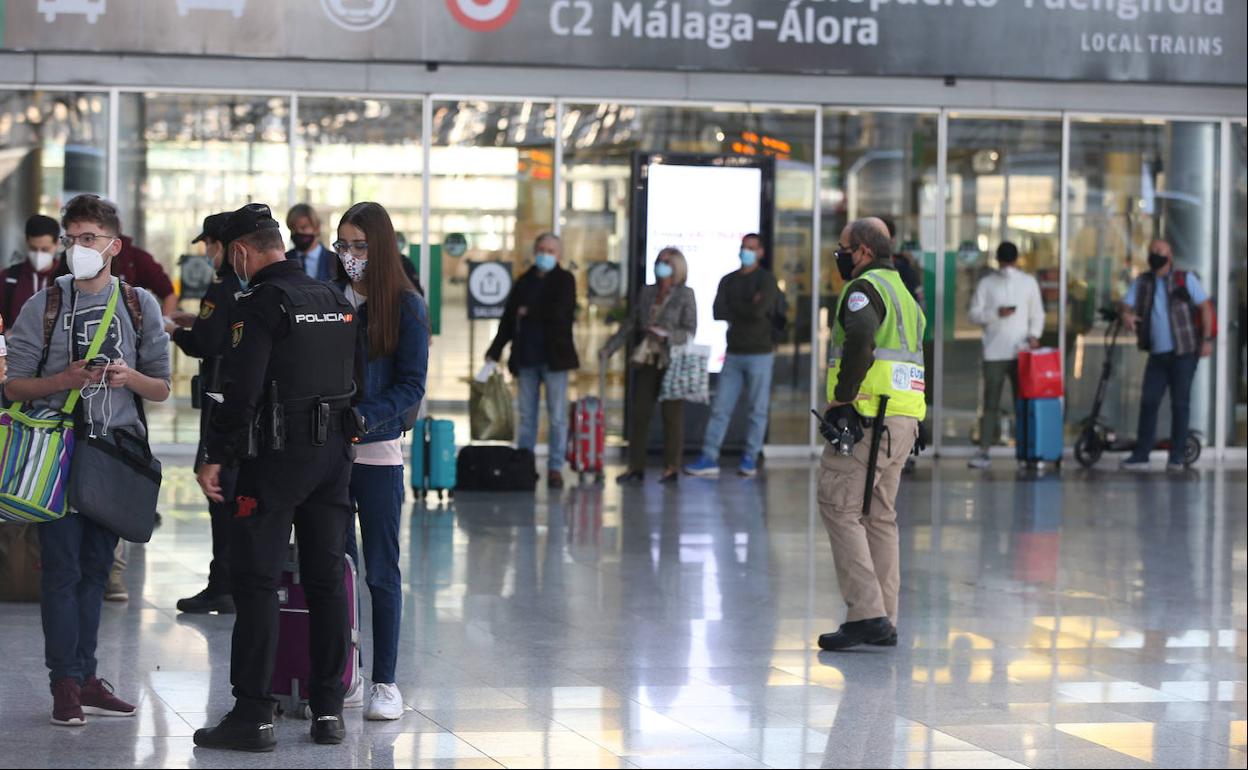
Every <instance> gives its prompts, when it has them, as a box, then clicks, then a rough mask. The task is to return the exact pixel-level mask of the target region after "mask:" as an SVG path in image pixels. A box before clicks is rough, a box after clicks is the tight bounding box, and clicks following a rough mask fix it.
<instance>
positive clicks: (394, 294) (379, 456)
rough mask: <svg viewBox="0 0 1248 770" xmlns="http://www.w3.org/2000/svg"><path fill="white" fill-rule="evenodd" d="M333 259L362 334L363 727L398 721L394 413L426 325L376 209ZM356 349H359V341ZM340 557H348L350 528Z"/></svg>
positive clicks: (409, 403) (345, 229)
mask: <svg viewBox="0 0 1248 770" xmlns="http://www.w3.org/2000/svg"><path fill="white" fill-rule="evenodd" d="M334 251H335V252H336V253H337V254H338V259H339V261H340V262H341V263H342V267H343V273H344V274H345V275H346V277H347V280H346V281H344V282H342V283H341V286H342V289H343V292H344V293H345V294H346V295H347V299H349V300H350V301H351V303H352V304H353V305H355V307H356V309H357V310H358V312H359V317H360V321H361V322H362V323H361V327H362V328H363V329H365V330H366V331H365V332H364V333H365V334H367V346H368V368H367V370H366V374H365V378H364V393H363V400H362V401H361V402H360V404H359V407H358V408H359V411H360V414H361V415H362V416H363V418H364V430H365V432H364V436H363V438H361V439H360V443H359V444H358V445H357V446H356V457H355V463H354V465H353V466H352V471H351V498H352V501H353V504H354V506H355V508H356V510H357V512H358V515H359V520H360V532H361V534H362V539H363V545H364V548H363V550H364V571H365V576H366V577H365V582H366V583H367V584H368V590H369V593H370V594H371V595H372V598H373V668H372V681H373V685H372V688H371V691H370V697H369V702H368V705H367V708H366V710H365V712H364V716H365V718H366V719H376V720H389V719H398V718H400V717H401V716H403V698H402V695H401V694H400V693H399V688H398V687H397V686H396V685H395V664H396V661H397V658H398V647H399V622H400V619H401V617H402V613H403V580H402V575H401V574H400V571H399V522H400V519H401V516H402V508H403V493H404V488H403V465H404V458H403V447H402V442H401V436H402V433H403V427H402V419H403V414H404V413H405V412H407V411H409V410H411V409H415V408H417V406H419V404H420V402H421V400H422V399H423V398H424V396H425V376H426V372H427V367H428V362H429V320H428V314H427V312H426V310H425V303H424V300H422V299H421V298H420V296H419V295H417V293H416V289H415V288H414V287H413V286H412V284H411V282H410V281H409V280H408V279H407V277H406V275H405V274H404V271H403V266H402V262H401V260H402V257H401V256H400V255H399V249H398V241H397V239H396V237H395V234H394V225H393V224H391V222H390V215H389V214H388V213H387V212H386V210H385V208H383V207H382V206H381V205H380V204H377V203H371V202H367V203H357V204H355V205H354V206H352V207H351V208H350V209H348V210H347V213H346V214H344V215H343V217H342V221H341V222H340V223H339V225H338V240H337V241H336V242H335V243H334ZM361 344H365V342H364V340H361ZM347 553H349V554H351V556H352V558H354V559H357V562H358V558H359V557H358V550H357V548H356V543H355V527H354V526H352V527H351V530H350V532H349V535H348V538H347Z"/></svg>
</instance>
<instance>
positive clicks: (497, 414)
mask: <svg viewBox="0 0 1248 770" xmlns="http://www.w3.org/2000/svg"><path fill="white" fill-rule="evenodd" d="M471 388H472V391H471V392H470V393H469V395H468V420H469V424H470V428H471V434H472V440H473V441H514V440H515V435H516V417H515V411H514V410H513V408H512V402H511V388H509V387H507V381H506V380H505V379H504V378H503V374H502V372H498V371H495V372H494V373H493V374H491V375H490V376H489V377H488V378H487V379H486V380H485V381H484V382H481V381H479V380H475V379H474V380H473V381H472V384H471Z"/></svg>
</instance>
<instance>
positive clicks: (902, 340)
mask: <svg viewBox="0 0 1248 770" xmlns="http://www.w3.org/2000/svg"><path fill="white" fill-rule="evenodd" d="M860 278H861V279H862V280H867V281H869V282H870V283H871V285H872V286H874V287H875V288H876V290H877V291H878V292H879V293H880V296H881V298H883V299H884V300H885V305H886V308H885V314H884V319H883V321H882V323H881V324H880V328H879V329H878V330H877V331H876V334H875V353H874V359H875V360H874V361H873V362H872V364H871V368H870V369H868V370H867V374H866V376H865V377H864V378H863V380H862V384H861V385H860V386H859V389H858V397H857V399H856V400H855V402H854V408H855V409H856V410H857V411H858V413H859V414H861V415H863V416H866V417H874V416H875V414H876V411H877V410H878V408H879V397H880V396H881V395H887V396H888V397H889V403H888V414H889V415H894V416H904V417H914V418H915V419H918V420H922V419H923V418H924V417H925V416H926V415H927V404H926V402H925V399H924V394H925V391H926V388H927V372H926V368H925V366H924V364H923V334H924V332H925V330H926V325H927V319H926V318H925V317H924V316H923V311H922V309H921V308H920V307H919V306H918V303H917V302H915V301H914V298H913V297H912V296H910V293H909V291H908V290H907V289H906V288H905V286H904V285H903V284H902V283H901V277H900V276H899V275H898V274H897V273H896V272H895V271H892V270H872V271H869V272H866V273H863V275H862V276H860ZM847 288H848V287H847ZM848 294H849V292H848V291H842V292H841V298H840V300H839V301H838V302H837V307H836V315H835V316H834V317H835V319H836V321H835V325H834V327H833V330H832V342H833V346H832V349H831V351H830V354H829V361H828V400H829V401H831V400H834V399H835V391H836V383H837V376H838V374H839V372H840V368H841V359H842V357H843V355H844V348H843V342H844V338H845V330H844V328H843V327H842V326H841V323H840V319H841V305H842V304H843V303H844V301H845V297H846V295H848Z"/></svg>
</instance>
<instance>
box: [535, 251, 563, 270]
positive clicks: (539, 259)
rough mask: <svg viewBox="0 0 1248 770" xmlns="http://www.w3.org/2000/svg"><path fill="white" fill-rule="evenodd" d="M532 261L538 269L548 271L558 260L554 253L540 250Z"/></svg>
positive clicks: (552, 268)
mask: <svg viewBox="0 0 1248 770" xmlns="http://www.w3.org/2000/svg"><path fill="white" fill-rule="evenodd" d="M533 263H534V264H536V265H537V269H538V270H541V271H542V272H543V273H549V272H550V271H551V270H554V269H555V265H557V264H558V263H559V260H558V259H556V258H555V255H554V254H551V253H549V252H546V251H542V252H538V254H537V256H535V257H533Z"/></svg>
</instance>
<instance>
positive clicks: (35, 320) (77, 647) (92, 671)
mask: <svg viewBox="0 0 1248 770" xmlns="http://www.w3.org/2000/svg"><path fill="white" fill-rule="evenodd" d="M62 225H63V226H64V228H65V235H64V237H63V238H62V239H61V243H62V244H63V245H64V246H65V247H66V254H67V262H68V264H69V269H70V271H71V273H72V275H68V276H62V277H60V278H58V279H57V280H56V284H55V286H56V288H57V290H58V292H59V303H60V310H59V311H58V314H57V317H56V320H55V322H54V323H53V324H52V329H51V339H50V340H48V342H47V343H46V345H45V341H44V314H45V312H46V310H47V305H48V301H49V294H50V292H51V289H50V288H49V289H45V290H43V291H41V292H39V293H38V294H36V295H35V296H34V297H32V298H31V299H30V301H29V302H27V303H26V306H25V307H24V308H23V309H22V312H21V313H20V314H19V315H18V317H17V322H16V323H15V324H14V325H13V328H12V330H11V332H10V334H9V374H10V379H9V381H8V382H7V383H5V386H4V391H5V395H6V396H7V397H8V398H9V399H10V400H12V401H21V402H23V403H26V404H28V405H29V406H30V407H31V408H32V409H60V408H61V407H62V406H63V405H64V404H65V401H66V399H67V397H68V396H69V393H70V392H71V391H73V390H84V391H86V392H84V393H83V397H82V401H81V405H82V409H81V412H82V417H81V421H82V423H83V424H86V425H89V426H92V428H96V427H99V428H102V429H103V430H104V431H109V430H113V429H117V428H126V429H128V430H130V431H131V432H133V433H135V434H137V435H143V434H144V433H145V432H146V430H145V428H144V426H143V422H142V416H141V414H140V413H139V409H138V404H137V403H136V397H138V398H142V399H145V400H147V401H164V400H165V399H167V398H168V397H169V378H170V367H169V336H168V335H167V334H165V331H164V329H163V328H162V323H163V322H162V317H161V309H160V305H159V304H158V303H157V302H156V299H155V297H153V296H152V295H151V294H150V293H148V292H147V291H145V290H143V289H135V290H134V291H135V293H136V294H137V297H138V301H139V307H140V309H141V311H142V312H141V321H142V329H136V328H135V317H134V316H132V314H131V313H130V312H129V310H128V309H127V308H126V307H124V306H123V302H124V300H123V299H122V298H121V297H117V303H116V307H115V312H114V314H113V318H112V322H111V323H110V325H109V327H108V329H107V331H106V332H105V336H104V344H103V346H102V347H101V348H100V355H101V356H103V357H104V358H106V359H107V360H108V363H107V364H104V365H100V366H96V365H94V362H93V361H92V362H88V361H86V360H83V358H84V356H85V353H86V351H87V349H88V348H89V347H90V346H91V342H92V339H93V338H94V337H95V334H96V332H97V329H98V328H99V327H100V324H101V322H102V320H103V318H104V316H105V314H106V312H107V306H108V303H109V300H110V298H112V296H113V294H114V292H122V291H123V290H124V288H123V286H121V285H120V284H119V283H118V282H117V281H116V280H114V278H113V274H112V270H111V263H112V261H113V259H114V258H115V257H116V255H117V252H118V251H119V250H120V247H121V240H120V235H119V231H120V224H119V222H118V220H117V210H116V209H115V208H114V207H113V206H112V205H111V204H109V203H108V202H107V201H104V200H102V199H101V198H99V197H98V196H95V195H80V196H78V197H76V198H74V199H73V200H71V201H70V202H69V204H68V205H67V206H66V207H65V211H64V214H63V217H62ZM110 391H116V392H110ZM38 529H39V544H40V547H41V549H42V554H43V575H42V577H41V587H42V592H43V597H42V600H41V604H42V618H43V635H44V655H45V659H46V662H47V666H48V668H49V670H50V679H51V686H52V700H53V705H52V724H55V725H63V726H70V727H76V726H80V725H82V724H84V723H85V721H86V716H87V715H92V716H107V717H131V716H134V713H135V707H134V706H132V705H130V704H128V703H126V702H124V701H122V700H121V699H119V698H117V697H116V696H115V695H113V688H112V686H111V685H110V684H108V682H106V681H104V680H102V679H99V678H98V677H97V672H96V657H95V650H96V643H97V640H98V637H99V626H100V610H101V605H102V601H103V597H104V585H105V582H106V581H107V579H108V573H109V569H110V568H111V567H112V564H113V551H114V549H115V548H116V546H117V540H118V538H117V535H115V534H113V532H112V531H110V530H108V529H106V528H105V527H103V526H101V525H99V524H96V523H95V522H94V521H91V520H90V519H88V518H86V517H84V516H82V515H81V514H79V513H78V512H76V511H74V510H72V509H71V510H70V511H69V512H68V513H67V514H66V515H65V516H64V517H63V518H61V519H58V520H57V521H53V522H48V523H44V524H40V525H39V527H38Z"/></svg>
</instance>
